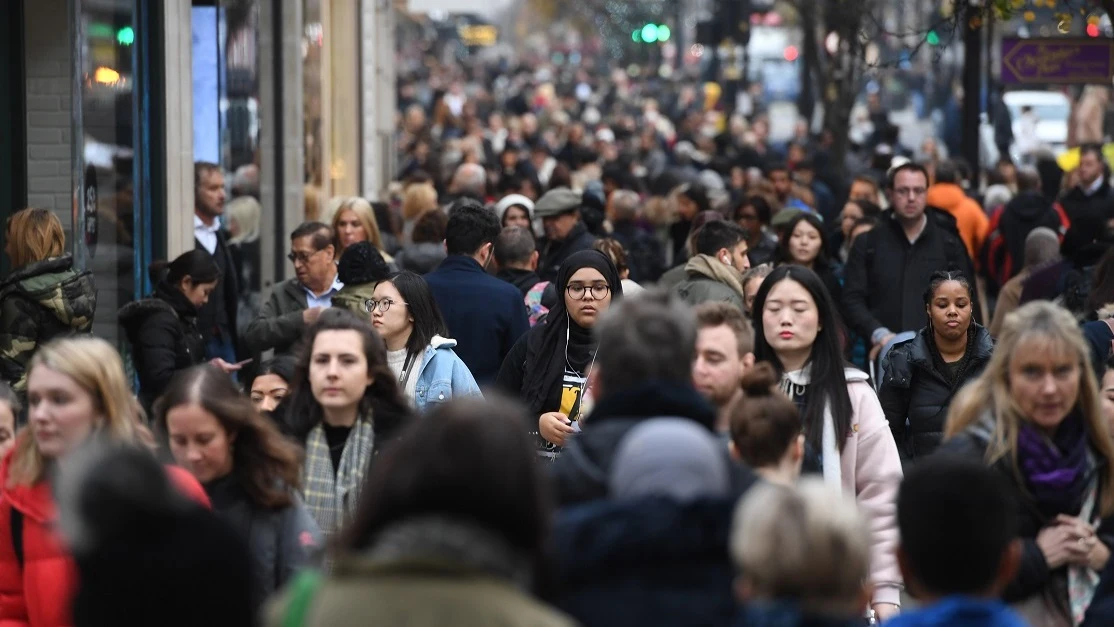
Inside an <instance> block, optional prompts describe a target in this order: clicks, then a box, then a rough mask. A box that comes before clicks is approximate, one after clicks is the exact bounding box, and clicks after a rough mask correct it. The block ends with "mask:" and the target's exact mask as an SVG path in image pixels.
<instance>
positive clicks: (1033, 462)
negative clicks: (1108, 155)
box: [1017, 412, 1087, 518]
mask: <svg viewBox="0 0 1114 627" xmlns="http://www.w3.org/2000/svg"><path fill="white" fill-rule="evenodd" d="M1017 463H1018V466H1019V467H1020V468H1021V475H1022V476H1023V477H1024V478H1025V485H1026V487H1028V489H1029V492H1030V493H1031V494H1032V495H1033V497H1034V498H1035V499H1036V501H1037V507H1038V508H1039V509H1040V511H1041V513H1043V514H1045V515H1046V516H1048V517H1049V518H1053V517H1055V516H1057V515H1058V514H1069V515H1072V516H1074V515H1076V514H1078V513H1079V510H1080V508H1081V507H1082V506H1083V493H1084V490H1085V488H1086V482H1085V481H1084V476H1085V475H1086V474H1087V429H1086V427H1085V426H1084V424H1083V418H1082V417H1081V416H1080V415H1079V414H1078V412H1072V413H1071V414H1069V415H1068V417H1067V418H1065V419H1064V422H1062V423H1060V426H1059V427H1058V428H1057V429H1056V433H1055V435H1053V437H1052V439H1049V438H1048V437H1047V436H1046V435H1045V434H1044V433H1043V432H1041V431H1040V429H1038V428H1037V427H1035V426H1033V425H1032V424H1030V423H1028V422H1024V423H1022V425H1021V430H1020V432H1019V433H1018V435H1017Z"/></svg>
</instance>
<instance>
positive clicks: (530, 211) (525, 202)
mask: <svg viewBox="0 0 1114 627" xmlns="http://www.w3.org/2000/svg"><path fill="white" fill-rule="evenodd" d="M495 214H496V215H497V216H498V217H499V224H500V225H501V226H502V227H503V228H504V229H505V228H507V227H510V226H517V227H521V228H524V229H526V230H528V231H531V232H532V231H533V229H534V201H532V200H530V199H529V198H527V197H525V196H523V195H522V194H509V195H507V196H504V197H503V198H502V199H500V200H499V202H497V203H495Z"/></svg>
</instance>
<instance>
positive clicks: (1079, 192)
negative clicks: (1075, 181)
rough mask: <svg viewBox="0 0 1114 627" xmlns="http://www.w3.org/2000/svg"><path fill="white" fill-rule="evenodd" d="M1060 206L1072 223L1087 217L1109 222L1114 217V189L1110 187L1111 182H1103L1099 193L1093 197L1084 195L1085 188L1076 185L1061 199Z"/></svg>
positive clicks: (1092, 195)
mask: <svg viewBox="0 0 1114 627" xmlns="http://www.w3.org/2000/svg"><path fill="white" fill-rule="evenodd" d="M1060 204H1061V205H1063V206H1064V211H1065V212H1066V213H1067V214H1068V218H1070V219H1071V221H1072V222H1076V221H1078V220H1080V219H1086V218H1087V217H1091V218H1099V219H1101V220H1104V221H1105V220H1108V219H1110V218H1111V217H1114V189H1112V188H1111V187H1110V181H1109V180H1103V182H1102V186H1101V187H1099V188H1098V191H1096V192H1095V193H1093V194H1091V195H1089V196H1088V195H1087V194H1084V193H1083V188H1082V187H1080V186H1078V185H1076V186H1075V187H1073V188H1071V189H1070V190H1068V193H1066V194H1064V196H1063V197H1062V198H1060Z"/></svg>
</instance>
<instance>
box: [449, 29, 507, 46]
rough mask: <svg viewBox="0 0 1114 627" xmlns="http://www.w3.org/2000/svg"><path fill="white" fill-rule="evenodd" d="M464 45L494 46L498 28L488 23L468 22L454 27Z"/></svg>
mask: <svg viewBox="0 0 1114 627" xmlns="http://www.w3.org/2000/svg"><path fill="white" fill-rule="evenodd" d="M456 32H457V34H458V35H460V40H461V41H462V42H464V45H466V46H494V45H495V42H496V41H497V40H498V39H499V29H498V28H496V27H494V26H492V25H490V24H470V25H467V26H460V27H458V28H457V29H456Z"/></svg>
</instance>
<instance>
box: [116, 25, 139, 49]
mask: <svg viewBox="0 0 1114 627" xmlns="http://www.w3.org/2000/svg"><path fill="white" fill-rule="evenodd" d="M116 42H117V43H119V44H120V45H121V46H130V45H132V44H134V43H135V30H134V29H132V27H131V26H125V27H123V28H121V29H120V30H118V31H116Z"/></svg>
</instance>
